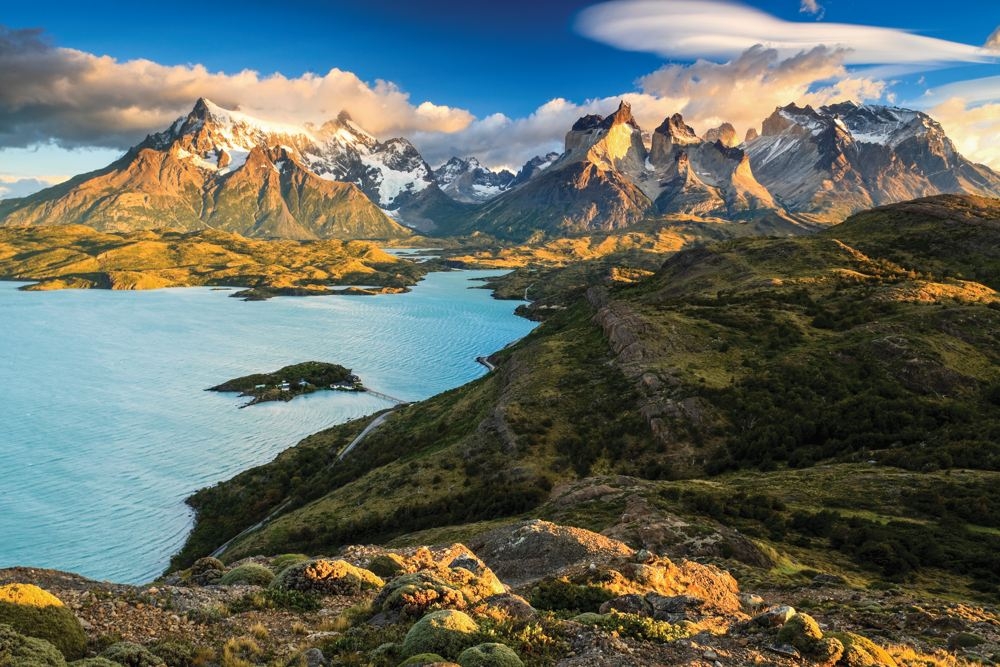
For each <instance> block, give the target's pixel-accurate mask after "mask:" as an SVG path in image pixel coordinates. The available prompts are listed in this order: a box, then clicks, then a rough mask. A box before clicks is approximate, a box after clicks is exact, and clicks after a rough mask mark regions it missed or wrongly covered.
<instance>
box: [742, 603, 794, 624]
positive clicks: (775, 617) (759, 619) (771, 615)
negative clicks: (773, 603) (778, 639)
mask: <svg viewBox="0 0 1000 667" xmlns="http://www.w3.org/2000/svg"><path fill="white" fill-rule="evenodd" d="M795 613H796V612H795V608H794V607H789V606H788V605H785V604H783V605H779V606H777V607H771V608H769V609H765V610H764V611H763V612H761V613H760V614H757V615H756V616H754V617H753V620H752V621H751V622H752V623H754V624H755V625H762V626H764V627H766V628H777V627H780V626H782V625H784V624H785V623H787V622H788V619H790V618H791V617H792V616H795Z"/></svg>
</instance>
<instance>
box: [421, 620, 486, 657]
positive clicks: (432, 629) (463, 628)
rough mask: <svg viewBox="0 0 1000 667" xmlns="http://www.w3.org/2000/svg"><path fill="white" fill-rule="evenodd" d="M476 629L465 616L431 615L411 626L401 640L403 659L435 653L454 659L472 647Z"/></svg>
mask: <svg viewBox="0 0 1000 667" xmlns="http://www.w3.org/2000/svg"><path fill="white" fill-rule="evenodd" d="M478 636H479V626H478V625H477V624H476V622H475V621H473V620H472V619H471V618H470V617H469V616H468V615H466V614H464V613H462V612H460V611H455V610H453V609H442V610H440V611H433V612H431V613H429V614H427V615H426V616H424V617H423V618H421V619H420V620H419V621H417V622H416V623H414V624H413V627H412V628H410V630H409V632H407V633H406V637H405V638H404V639H403V655H406V656H415V655H418V654H420V653H436V654H438V655H441V656H444V657H446V658H456V657H458V655H459V653H461V652H462V651H464V650H465V649H466V648H468V647H470V646H472V645H474V644H475V643H476V639H477V638H478Z"/></svg>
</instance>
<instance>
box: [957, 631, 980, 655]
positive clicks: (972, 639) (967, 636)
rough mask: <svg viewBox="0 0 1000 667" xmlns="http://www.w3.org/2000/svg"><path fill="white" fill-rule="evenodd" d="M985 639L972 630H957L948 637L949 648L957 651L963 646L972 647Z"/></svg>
mask: <svg viewBox="0 0 1000 667" xmlns="http://www.w3.org/2000/svg"><path fill="white" fill-rule="evenodd" d="M985 641H986V640H984V639H983V638H982V637H980V636H978V635H974V634H972V633H971V632H956V633H955V634H953V635H951V636H950V637H948V650H949V651H957V650H958V649H962V648H972V647H973V646H979V645H980V644H982V643H984V642H985Z"/></svg>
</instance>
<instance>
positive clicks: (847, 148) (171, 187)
mask: <svg viewBox="0 0 1000 667" xmlns="http://www.w3.org/2000/svg"><path fill="white" fill-rule="evenodd" d="M940 193H965V194H974V195H984V196H998V195H1000V175H998V174H997V173H996V172H994V171H992V170H991V169H990V168H988V167H986V166H984V165H979V164H974V163H972V162H970V161H969V160H967V159H965V158H964V157H962V156H961V155H960V154H959V153H958V151H957V150H956V149H955V146H954V144H953V143H952V142H951V140H949V139H948V137H947V136H946V135H945V133H944V130H943V128H942V127H941V126H940V124H938V123H937V122H936V121H934V120H933V119H932V118H931V117H930V116H928V115H926V114H924V113H921V112H918V111H911V110H907V109H901V108H897V107H886V106H868V105H864V106H859V105H857V104H854V103H851V102H844V103H841V104H835V105H830V106H823V107H820V108H818V109H813V108H812V107H809V106H806V107H799V106H796V105H794V104H790V105H788V106H785V107H781V108H778V109H776V110H775V111H774V113H773V114H771V116H769V117H768V118H767V119H765V120H764V121H763V123H762V126H761V130H760V131H759V132H758V131H757V130H756V129H751V130H750V131H748V132H747V134H746V136H745V137H744V139H743V140H740V139H739V138H738V137H737V136H736V131H735V129H734V127H733V126H732V125H731V124H729V123H724V124H722V125H721V126H719V127H717V128H710V129H708V130H707V131H705V133H704V134H703V135H701V136H699V135H698V133H697V132H696V131H695V130H694V128H692V127H690V126H689V125H687V124H686V123H685V121H684V118H683V117H682V116H681V115H679V114H675V115H673V116H670V117H669V118H666V119H664V121H663V122H662V123H661V124H660V125H659V126H658V127H656V129H655V130H653V132H651V133H646V132H644V131H643V129H642V128H641V127H640V126H639V125H638V123H637V122H636V120H635V118H634V117H633V115H632V112H631V108H630V107H629V105H628V104H627V103H625V102H622V103H621V104H620V106H619V108H618V109H617V111H615V113H613V114H611V115H609V116H600V115H588V116H584V117H582V118H580V119H579V120H578V121H577V122H576V123H574V125H573V126H572V127H571V128H570V130H569V132H567V134H566V139H565V147H564V151H563V152H562V153H561V154H556V153H550V154H548V155H545V156H538V157H535V158H533V159H531V160H529V161H528V162H527V163H526V164H525V165H524V166H523V167H521V168H520V169H519V170H518V172H517V173H516V174H515V173H513V172H512V171H510V170H507V169H501V170H499V171H492V170H490V169H488V168H486V167H484V166H483V165H482V164H480V163H479V161H478V160H477V159H476V158H474V157H464V158H459V157H453V158H452V159H450V160H448V161H447V162H446V163H444V164H443V165H441V166H439V167H438V168H436V169H434V168H432V167H431V166H430V165H429V164H428V163H427V162H426V161H425V160H424V158H423V157H422V156H421V154H420V153H419V151H418V150H417V149H416V147H414V145H413V144H412V143H410V142H409V141H408V140H407V139H405V138H399V137H397V138H391V139H387V140H384V141H381V140H379V139H377V138H376V137H375V136H373V135H372V134H371V133H369V132H367V131H366V130H365V129H363V128H362V127H361V126H360V125H359V124H358V123H356V122H355V121H354V120H353V119H352V118H351V117H350V116H349V115H348V114H347V113H346V112H341V113H340V114H339V115H338V116H337V117H336V118H335V119H333V120H330V121H327V122H326V123H324V124H322V125H321V126H318V127H317V126H315V125H312V124H306V125H303V126H296V125H287V124H280V123H272V122H268V121H263V120H260V119H257V118H254V117H252V116H249V115H247V114H244V113H241V112H239V111H233V110H228V109H224V108H222V107H219V106H218V105H216V104H214V103H212V102H210V101H208V100H205V99H200V100H198V102H197V103H196V104H195V106H194V108H193V109H192V111H191V112H190V113H189V114H188V115H187V116H186V117H183V118H179V119H178V120H177V121H176V122H175V123H173V124H172V125H171V126H170V127H169V128H167V129H166V130H164V131H162V132H159V133H157V134H153V135H150V136H149V137H147V138H146V139H145V140H144V141H142V142H141V143H139V144H138V145H136V146H134V147H133V148H131V149H130V150H129V151H128V152H127V153H126V154H125V155H124V156H123V157H122V158H120V159H119V160H118V161H116V162H114V163H113V164H111V165H109V166H108V167H106V168H104V169H101V170H98V171H95V172H91V173H89V174H83V175H80V176H77V177H75V178H73V179H71V180H69V181H67V182H65V183H62V184H60V185H57V186H54V187H51V188H48V189H46V190H42V191H41V192H38V193H36V194H33V195H31V196H28V197H24V198H21V199H11V200H6V201H0V224H2V225H51V224H86V225H89V226H92V227H95V228H96V229H99V230H102V231H111V232H123V231H132V230H136V229H149V228H162V227H171V228H176V229H181V230H194V229H201V228H217V229H221V230H224V231H230V232H237V233H240V234H244V235H248V236H256V237H283V238H294V239H311V238H363V239H392V238H403V237H406V236H408V235H410V234H411V233H412V230H414V229H416V230H419V231H422V232H426V233H436V234H455V233H466V234H467V233H474V232H486V233H489V234H491V235H493V236H496V237H499V238H505V239H511V240H526V239H530V238H532V237H533V236H535V235H537V234H539V233H541V234H543V235H545V236H549V237H553V236H565V235H573V234H578V233H587V232H594V231H611V230H619V229H625V228H629V227H632V226H634V225H636V224H637V223H640V222H647V221H651V220H653V221H655V220H657V219H663V218H672V219H676V218H678V217H680V218H682V219H687V220H704V221H717V220H729V221H737V222H748V223H752V224H753V225H754V227H755V228H756V229H758V230H759V231H761V232H770V233H784V234H787V233H797V232H801V231H806V230H808V229H812V228H814V227H815V226H817V225H825V224H829V223H835V222H839V221H840V220H842V219H844V218H845V217H846V216H847V215H850V214H851V213H854V212H857V211H859V210H863V209H867V208H871V207H872V206H878V205H884V204H889V203H894V202H898V201H903V200H908V199H913V198H917V197H922V196H929V195H934V194H940Z"/></svg>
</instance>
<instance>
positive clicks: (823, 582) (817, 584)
mask: <svg viewBox="0 0 1000 667" xmlns="http://www.w3.org/2000/svg"><path fill="white" fill-rule="evenodd" d="M811 585H812V586H813V588H823V587H824V586H846V585H847V580H846V579H844V578H843V577H841V576H840V575H838V574H817V575H816V576H815V577H813V578H812V584H811Z"/></svg>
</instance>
